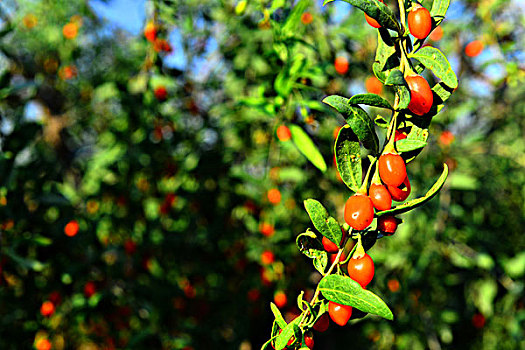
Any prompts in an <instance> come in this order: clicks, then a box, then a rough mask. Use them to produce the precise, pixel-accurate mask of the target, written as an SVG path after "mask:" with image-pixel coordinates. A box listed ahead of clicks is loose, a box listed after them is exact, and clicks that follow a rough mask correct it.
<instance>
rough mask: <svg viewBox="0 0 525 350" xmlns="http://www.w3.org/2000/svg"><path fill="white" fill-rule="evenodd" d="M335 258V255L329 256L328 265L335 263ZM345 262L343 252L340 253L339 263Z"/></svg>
mask: <svg viewBox="0 0 525 350" xmlns="http://www.w3.org/2000/svg"><path fill="white" fill-rule="evenodd" d="M336 257H337V254H330V265H332V264H333V263H334V262H335V258H336ZM345 260H346V254H345V253H344V252H342V253H341V255H340V256H339V262H341V261H345Z"/></svg>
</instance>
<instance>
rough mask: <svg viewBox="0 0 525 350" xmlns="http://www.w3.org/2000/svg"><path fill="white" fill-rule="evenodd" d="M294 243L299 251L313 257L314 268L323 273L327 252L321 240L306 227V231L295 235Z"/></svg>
mask: <svg viewBox="0 0 525 350" xmlns="http://www.w3.org/2000/svg"><path fill="white" fill-rule="evenodd" d="M295 243H296V244H297V247H298V248H299V251H300V252H301V253H303V254H304V255H306V256H307V257H309V258H310V259H313V261H312V262H313V265H314V267H315V269H316V270H317V271H319V272H320V273H321V274H323V275H324V271H325V270H326V266H327V265H328V254H327V253H326V251H325V250H324V248H323V245H322V244H321V241H320V240H319V239H318V238H317V235H316V234H315V233H314V232H312V231H311V230H310V229H308V230H306V232H304V233H301V234H300V235H299V236H297V239H296V240H295Z"/></svg>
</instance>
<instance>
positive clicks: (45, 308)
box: [40, 300, 55, 317]
mask: <svg viewBox="0 0 525 350" xmlns="http://www.w3.org/2000/svg"><path fill="white" fill-rule="evenodd" d="M54 313H55V305H54V304H53V303H52V302H50V301H49V300H47V301H44V302H43V303H42V306H40V314H41V315H42V316H44V317H48V316H51V315H52V314H54Z"/></svg>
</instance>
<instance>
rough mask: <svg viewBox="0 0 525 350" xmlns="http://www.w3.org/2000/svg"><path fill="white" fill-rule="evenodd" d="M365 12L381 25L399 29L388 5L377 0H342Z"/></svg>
mask: <svg viewBox="0 0 525 350" xmlns="http://www.w3.org/2000/svg"><path fill="white" fill-rule="evenodd" d="M332 1H334V0H325V1H324V3H323V5H326V4H328V3H329V2H332ZM343 1H344V2H347V3H349V4H351V5H354V6H355V7H357V8H359V9H360V10H362V11H363V12H365V13H366V14H367V15H369V16H370V17H372V18H374V19H375V20H377V22H378V23H379V24H381V26H382V27H384V28H388V29H392V30H395V31H397V32H400V31H401V28H400V26H399V22H398V21H397V20H396V17H395V16H394V13H393V12H392V10H390V7H388V6H387V5H385V4H383V3H382V2H380V1H379V0H343Z"/></svg>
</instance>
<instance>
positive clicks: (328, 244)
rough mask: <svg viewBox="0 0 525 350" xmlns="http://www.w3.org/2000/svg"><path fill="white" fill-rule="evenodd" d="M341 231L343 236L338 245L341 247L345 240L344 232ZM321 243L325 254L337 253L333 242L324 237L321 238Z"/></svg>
mask: <svg viewBox="0 0 525 350" xmlns="http://www.w3.org/2000/svg"><path fill="white" fill-rule="evenodd" d="M341 230H342V231H343V236H342V237H341V242H340V243H339V246H342V245H343V242H344V241H345V238H346V232H345V231H344V230H343V229H341ZM322 242H323V247H324V250H326V252H327V253H337V251H338V250H339V248H338V247H337V244H335V243H334V242H332V241H331V240H329V239H328V238H326V237H325V236H323V240H322Z"/></svg>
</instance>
